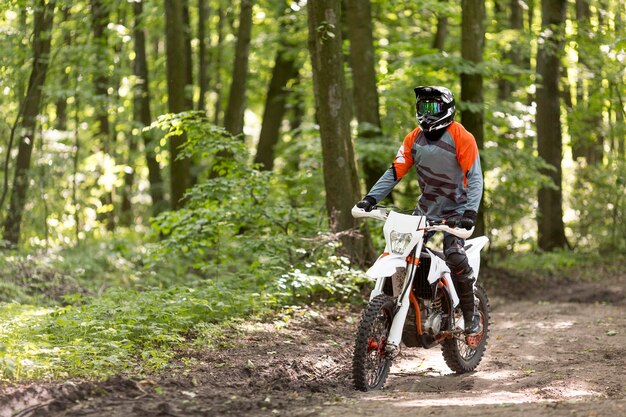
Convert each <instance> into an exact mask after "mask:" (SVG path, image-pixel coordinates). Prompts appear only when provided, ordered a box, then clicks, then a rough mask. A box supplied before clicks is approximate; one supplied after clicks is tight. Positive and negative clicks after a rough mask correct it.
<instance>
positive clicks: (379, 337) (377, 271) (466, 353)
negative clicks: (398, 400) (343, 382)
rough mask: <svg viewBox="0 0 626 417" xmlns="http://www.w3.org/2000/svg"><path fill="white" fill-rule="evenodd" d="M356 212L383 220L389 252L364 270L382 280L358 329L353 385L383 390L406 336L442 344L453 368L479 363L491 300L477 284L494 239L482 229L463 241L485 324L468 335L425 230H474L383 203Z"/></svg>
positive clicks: (409, 341) (410, 343)
mask: <svg viewBox="0 0 626 417" xmlns="http://www.w3.org/2000/svg"><path fill="white" fill-rule="evenodd" d="M352 215H353V216H354V217H356V218H373V219H378V220H383V221H385V225H384V226H383V232H384V235H385V242H386V246H385V251H384V252H383V254H382V255H380V257H379V258H378V259H377V260H376V262H375V263H374V265H372V267H371V268H369V270H368V271H367V273H366V274H367V276H368V277H369V278H371V279H375V280H376V284H375V286H374V289H373V290H372V292H371V294H370V298H369V303H368V305H367V307H366V309H365V311H364V312H363V317H362V319H361V322H360V323H359V327H358V331H357V337H356V343H355V346H354V353H353V358H352V376H353V380H354V385H355V387H356V388H357V389H359V390H362V391H370V390H375V389H381V388H382V387H383V386H384V384H385V381H386V379H387V376H388V375H389V369H390V367H391V363H392V361H393V360H394V358H396V356H397V355H398V353H399V351H400V342H403V343H404V345H405V346H407V347H422V348H425V349H430V348H432V347H435V346H439V345H440V346H441V347H442V352H443V358H444V360H445V362H446V364H447V365H448V367H449V368H450V369H451V370H452V371H454V372H456V373H459V374H462V373H466V372H471V371H473V370H474V369H476V367H477V366H478V364H479V363H480V361H481V359H482V357H483V355H484V353H485V348H486V346H487V340H488V338H489V319H490V316H489V300H488V298H487V293H486V292H485V290H484V289H483V288H482V287H481V286H479V285H476V281H477V278H478V272H479V269H480V250H481V249H482V248H483V247H484V246H485V245H486V244H487V242H488V241H489V239H488V238H487V237H485V236H480V237H477V238H474V239H469V240H467V241H466V242H465V251H466V253H467V257H468V261H469V264H470V266H471V267H472V269H473V271H474V277H475V278H476V280H475V281H474V282H475V284H474V285H475V287H474V294H475V297H474V298H475V302H476V307H477V311H478V312H479V313H480V319H481V324H482V330H481V332H480V333H479V334H477V335H475V336H466V335H465V332H464V320H463V314H462V312H461V309H460V306H459V297H458V295H457V291H456V289H455V288H454V284H453V282H452V278H451V276H450V269H449V268H448V266H447V265H446V262H445V259H444V255H443V253H441V252H438V251H435V250H432V249H429V248H427V247H426V246H425V245H424V236H425V234H427V233H428V234H432V232H435V231H443V232H448V233H451V234H453V235H456V236H458V237H460V238H463V239H465V238H468V237H469V236H471V235H472V233H473V231H474V229H473V228H472V229H471V230H466V229H460V228H452V227H449V226H446V225H445V221H433V220H429V219H427V218H426V216H423V215H408V214H402V213H400V212H398V211H393V210H389V209H386V208H384V207H382V206H375V207H374V208H373V209H372V210H371V211H369V212H366V211H365V210H363V209H361V208H358V207H356V206H354V207H353V208H352Z"/></svg>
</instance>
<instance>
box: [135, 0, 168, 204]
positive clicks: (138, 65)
mask: <svg viewBox="0 0 626 417" xmlns="http://www.w3.org/2000/svg"><path fill="white" fill-rule="evenodd" d="M133 11H134V18H135V24H134V28H133V35H134V37H135V61H134V62H133V70H134V73H135V76H136V77H137V84H136V85H135V95H134V99H133V119H134V120H135V122H136V123H137V125H138V126H139V128H140V129H141V128H143V127H145V126H149V125H150V123H152V115H151V112H150V88H149V87H150V85H149V78H148V60H147V57H146V34H145V29H144V23H143V3H142V2H135V3H133ZM140 135H141V138H142V139H143V143H144V148H145V149H144V152H145V154H146V165H147V166H148V181H149V182H150V197H152V214H154V215H157V214H159V213H160V212H162V211H163V210H165V208H166V204H167V203H166V201H165V198H164V197H163V191H164V186H163V179H162V177H161V167H160V166H159V162H158V161H157V159H156V153H155V152H154V145H155V144H154V138H153V133H152V132H141V133H140Z"/></svg>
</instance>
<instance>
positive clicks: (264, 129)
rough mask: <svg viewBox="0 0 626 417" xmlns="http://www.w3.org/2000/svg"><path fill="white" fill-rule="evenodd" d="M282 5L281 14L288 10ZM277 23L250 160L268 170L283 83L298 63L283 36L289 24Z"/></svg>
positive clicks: (280, 113)
mask: <svg viewBox="0 0 626 417" xmlns="http://www.w3.org/2000/svg"><path fill="white" fill-rule="evenodd" d="M288 10H290V9H286V5H285V4H283V7H282V10H281V12H282V13H286V12H288ZM282 22H284V21H283V20H281V24H280V26H279V29H280V33H282V34H283V36H281V37H280V41H279V42H280V44H279V46H278V51H277V52H276V62H275V64H274V69H273V70H272V79H271V81H270V85H269V88H268V90H267V96H266V99H265V109H264V110H263V124H262V126H261V134H260V136H259V144H258V146H257V152H256V156H255V158H254V162H255V163H258V164H261V168H262V169H264V170H268V171H271V170H272V169H273V168H274V148H275V146H276V144H277V143H278V140H279V134H280V127H281V124H282V121H283V118H284V116H285V109H286V104H287V97H288V95H289V92H288V91H287V90H286V88H287V83H288V82H289V81H290V80H293V79H294V78H296V77H297V76H298V66H297V65H296V59H295V53H294V52H293V50H292V49H293V48H294V45H293V44H292V43H291V42H290V41H289V40H288V39H287V36H289V33H290V31H289V27H288V26H287V25H286V24H284V23H282Z"/></svg>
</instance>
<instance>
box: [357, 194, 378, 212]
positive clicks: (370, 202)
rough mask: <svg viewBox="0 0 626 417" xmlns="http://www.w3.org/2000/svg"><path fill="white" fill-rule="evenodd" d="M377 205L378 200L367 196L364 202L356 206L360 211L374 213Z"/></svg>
mask: <svg viewBox="0 0 626 417" xmlns="http://www.w3.org/2000/svg"><path fill="white" fill-rule="evenodd" d="M375 204H376V199H375V198H374V197H371V196H369V195H366V196H365V197H363V200H361V201H359V202H358V203H356V206H357V207H358V208H360V209H363V210H365V211H367V212H370V211H372V208H374V205H375Z"/></svg>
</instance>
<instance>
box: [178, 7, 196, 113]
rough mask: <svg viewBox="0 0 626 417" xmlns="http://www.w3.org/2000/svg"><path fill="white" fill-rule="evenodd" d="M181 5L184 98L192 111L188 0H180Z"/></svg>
mask: <svg viewBox="0 0 626 417" xmlns="http://www.w3.org/2000/svg"><path fill="white" fill-rule="evenodd" d="M181 1H182V3H183V38H184V42H185V61H186V62H187V68H186V72H185V77H186V81H187V82H186V85H185V98H186V100H187V109H193V57H192V55H193V54H192V53H191V52H192V49H191V38H192V33H191V16H190V14H189V0H181Z"/></svg>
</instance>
